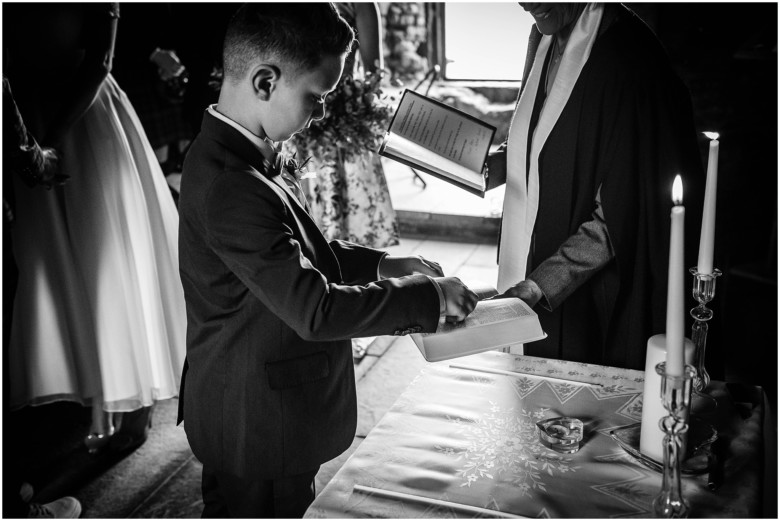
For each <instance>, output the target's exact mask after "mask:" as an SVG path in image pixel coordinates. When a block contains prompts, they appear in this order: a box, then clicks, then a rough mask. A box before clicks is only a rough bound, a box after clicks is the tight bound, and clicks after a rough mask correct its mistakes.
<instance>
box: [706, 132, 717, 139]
mask: <svg viewBox="0 0 780 521" xmlns="http://www.w3.org/2000/svg"><path fill="white" fill-rule="evenodd" d="M702 134H704V135H705V136H707V137H708V138H709V139H718V138H719V137H720V134H718V133H717V132H702Z"/></svg>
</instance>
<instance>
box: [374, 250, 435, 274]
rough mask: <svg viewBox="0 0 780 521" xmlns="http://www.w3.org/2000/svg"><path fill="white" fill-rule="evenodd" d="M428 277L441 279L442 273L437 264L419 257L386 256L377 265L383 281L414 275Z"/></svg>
mask: <svg viewBox="0 0 780 521" xmlns="http://www.w3.org/2000/svg"><path fill="white" fill-rule="evenodd" d="M418 273H419V274H422V275H428V276H429V277H443V276H444V272H443V271H442V269H441V266H439V264H438V263H436V262H433V261H429V260H427V259H424V258H423V257H421V256H419V255H412V256H409V257H396V256H393V255H386V256H385V257H384V258H383V259H382V262H380V263H379V276H380V277H382V278H384V279H389V278H393V277H405V276H406V275H415V274H418Z"/></svg>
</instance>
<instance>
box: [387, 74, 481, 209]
mask: <svg viewBox="0 0 780 521" xmlns="http://www.w3.org/2000/svg"><path fill="white" fill-rule="evenodd" d="M495 133H496V128H495V127H493V126H492V125H488V124H487V123H485V122H483V121H480V120H478V119H477V118H475V117H473V116H471V115H469V114H466V113H465V112H462V111H460V110H458V109H455V108H453V107H449V106H447V105H445V104H444V103H441V102H440V101H436V100H434V99H431V98H429V97H427V96H423V95H422V94H418V93H417V92H414V91H412V90H409V89H406V90H405V91H404V94H403V96H402V97H401V103H400V104H399V105H398V109H397V110H396V111H395V115H394V116H393V120H392V121H391V122H390V128H389V129H388V131H387V134H386V135H385V139H384V141H383V142H382V145H381V146H380V147H379V154H380V155H383V156H386V157H389V158H390V159H394V160H396V161H398V162H399V163H403V164H405V165H408V166H411V167H412V168H417V169H419V170H422V171H423V172H427V173H429V174H431V175H433V176H436V177H438V178H439V179H443V180H445V181H448V182H450V183H453V184H455V185H456V186H459V187H461V188H463V189H465V190H468V191H469V192H471V193H473V194H476V195H479V196H480V197H485V190H486V189H487V170H486V169H485V168H484V167H485V162H486V160H487V154H488V152H489V151H490V144H491V143H492V141H493V136H494V135H495Z"/></svg>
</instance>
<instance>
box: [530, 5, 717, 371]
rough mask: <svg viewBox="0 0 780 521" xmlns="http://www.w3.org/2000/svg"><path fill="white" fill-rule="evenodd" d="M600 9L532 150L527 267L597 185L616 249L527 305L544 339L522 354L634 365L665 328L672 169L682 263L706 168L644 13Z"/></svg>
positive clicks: (586, 210) (690, 255)
mask: <svg viewBox="0 0 780 521" xmlns="http://www.w3.org/2000/svg"><path fill="white" fill-rule="evenodd" d="M610 8H612V9H617V10H618V11H619V13H618V14H617V17H616V18H615V19H614V21H613V23H612V24H611V25H610V26H609V27H608V28H607V29H606V30H605V31H604V32H603V34H601V35H599V36H598V38H597V40H596V42H595V43H594V45H593V48H592V51H591V54H590V57H589V58H588V61H587V63H586V64H585V66H584V68H583V69H582V72H581V73H580V75H579V78H578V79H577V82H576V84H575V86H574V88H573V91H572V93H571V97H570V98H569V100H568V102H567V104H566V106H565V108H564V110H563V112H562V113H561V115H560V117H559V119H558V121H557V123H556V124H555V126H554V128H553V130H552V132H551V134H550V136H549V138H548V139H547V141H546V143H545V145H544V147H543V149H542V151H541V153H540V155H539V172H540V174H539V178H540V191H539V211H538V215H537V219H536V226H535V228H534V240H533V243H532V244H533V246H532V252H531V256H530V263H529V273H530V272H531V271H532V270H533V269H534V268H535V267H536V266H538V265H539V264H540V263H541V262H542V261H543V260H544V259H546V258H548V257H549V256H550V255H552V254H553V253H555V251H556V250H557V249H558V247H559V246H560V245H561V243H563V241H565V240H566V238H567V237H569V236H571V235H573V234H574V233H575V232H576V231H577V229H578V227H579V226H580V225H581V224H582V223H583V222H585V221H588V220H590V219H592V212H593V211H594V209H595V203H594V200H595V197H596V192H597V190H598V187H599V186H601V202H602V210H603V213H604V218H605V220H606V223H607V230H608V233H609V237H610V241H611V243H612V245H613V248H614V252H615V258H614V259H613V260H612V261H610V263H609V264H608V265H607V266H605V267H604V268H603V269H601V270H600V271H599V272H598V273H596V274H595V275H594V276H593V277H592V278H591V279H589V280H588V281H587V282H585V283H584V284H583V285H582V286H581V287H579V288H578V289H577V290H576V291H575V292H574V293H572V294H571V295H570V296H569V297H568V298H567V299H566V300H565V301H564V302H563V303H562V304H561V305H560V306H558V307H557V308H556V309H554V310H553V311H552V312H549V311H546V310H544V309H541V306H537V311H538V313H539V317H540V320H541V323H542V327H543V328H544V330H545V331H546V332H547V334H548V337H547V339H545V340H542V341H539V342H534V343H531V344H527V345H526V346H525V352H526V354H529V355H532V356H542V357H549V358H560V359H566V360H574V361H581V362H589V363H596V364H603V365H609V366H616V367H625V368H633V369H643V368H644V362H645V353H646V343H647V339H648V338H649V337H650V336H652V335H654V334H657V333H663V332H664V331H665V319H666V294H667V272H668V262H669V235H670V231H669V230H670V218H669V214H670V210H671V207H672V201H671V187H672V183H673V180H674V176H675V175H676V174H681V176H682V178H683V185H684V204H685V205H686V269H687V267H690V266H694V265H695V262H696V258H695V253H696V251H697V247H698V242H699V226H700V222H701V200H702V199H703V192H704V175H703V169H702V163H701V156H700V154H699V151H698V145H697V138H696V132H695V129H694V124H693V115H692V108H691V102H690V96H689V93H688V91H687V89H686V87H685V86H684V85H683V83H682V82H681V80H680V79H679V78H678V76H677V75H676V73H675V72H674V71H673V70H672V68H671V66H670V64H669V60H668V57H667V55H666V53H665V51H664V50H663V48H662V47H661V45H660V43H659V42H658V40H657V39H656V37H655V35H654V34H653V33H652V32H651V30H650V29H649V28H648V27H647V26H646V25H645V24H644V22H642V21H641V20H640V19H639V18H637V17H636V16H635V15H634V14H633V13H632V12H631V11H628V10H627V9H625V8H624V7H622V6H619V5H615V6H607V9H610ZM534 30H535V29H534ZM531 59H533V56H531ZM541 83H542V84H543V82H541ZM542 88H543V85H540V89H542ZM541 99H542V97H541V96H537V103H540V102H541ZM529 136H532V133H531V132H529ZM685 280H686V283H688V281H690V277H688V276H686V278H685ZM688 291H690V289H689V288H687V287H686V292H688Z"/></svg>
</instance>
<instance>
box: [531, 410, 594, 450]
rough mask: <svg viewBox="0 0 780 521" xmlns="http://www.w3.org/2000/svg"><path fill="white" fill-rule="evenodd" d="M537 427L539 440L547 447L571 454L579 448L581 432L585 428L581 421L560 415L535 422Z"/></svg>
mask: <svg viewBox="0 0 780 521" xmlns="http://www.w3.org/2000/svg"><path fill="white" fill-rule="evenodd" d="M536 426H537V427H538V428H539V441H541V442H542V445H544V446H545V447H547V448H550V449H552V450H554V451H556V452H561V453H563V454H572V453H574V452H577V451H578V450H580V442H581V441H582V434H583V432H584V430H585V428H584V426H583V425H582V421H581V420H578V419H577V418H570V417H566V416H562V417H559V418H548V419H546V420H542V421H540V422H537V423H536Z"/></svg>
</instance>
